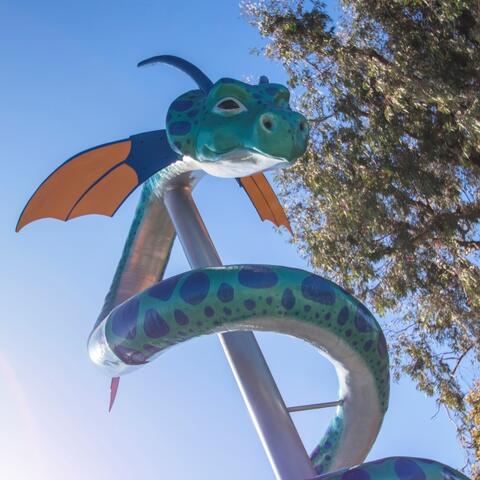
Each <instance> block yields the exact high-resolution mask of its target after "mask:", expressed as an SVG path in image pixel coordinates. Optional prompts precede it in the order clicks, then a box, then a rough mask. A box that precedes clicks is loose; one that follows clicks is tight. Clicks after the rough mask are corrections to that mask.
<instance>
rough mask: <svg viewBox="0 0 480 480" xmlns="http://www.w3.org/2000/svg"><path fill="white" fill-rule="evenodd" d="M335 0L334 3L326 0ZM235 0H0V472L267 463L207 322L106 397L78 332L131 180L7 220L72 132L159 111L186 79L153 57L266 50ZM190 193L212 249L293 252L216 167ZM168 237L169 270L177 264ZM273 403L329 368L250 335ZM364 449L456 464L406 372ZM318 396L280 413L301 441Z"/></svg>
mask: <svg viewBox="0 0 480 480" xmlns="http://www.w3.org/2000/svg"><path fill="white" fill-rule="evenodd" d="M331 8H334V7H331ZM260 44H261V39H260V38H259V36H258V34H257V32H256V30H255V29H253V28H252V27H250V26H249V25H248V24H247V23H246V21H245V19H243V18H241V16H240V10H239V7H238V2H237V0H223V1H220V0H216V1H198V0H197V1H194V0H182V1H179V0H163V1H154V0H136V1H127V0H115V1H113V0H103V1H101V2H99V1H94V0H84V1H82V2H65V1H59V0H58V1H55V0H45V1H42V2H39V1H33V0H23V1H18V0H0V60H1V67H0V68H1V75H0V140H1V141H0V163H1V171H2V175H1V177H0V182H1V185H0V200H1V201H0V215H1V222H0V229H1V233H0V251H1V252H2V253H1V269H0V282H1V283H0V292H1V293H0V302H1V308H2V312H3V317H2V320H1V321H0V425H1V430H0V452H1V455H0V478H15V480H27V479H28V480H30V479H35V480H45V479H66V480H80V479H81V480H85V479H89V480H104V479H106V478H116V479H118V480H127V479H128V480H132V479H136V478H142V479H143V480H154V479H155V480H156V479H159V478H162V479H168V478H174V479H180V480H181V479H191V478H198V479H205V480H206V479H208V480H215V479H225V478H228V479H230V480H240V479H245V478H251V479H271V478H273V474H272V473H271V470H270V467H269V465H268V462H267V460H266V457H265V455H264V452H263V450H262V447H261V445H260V442H259V440H258V438H257V436H256V433H255V431H254V428H253V426H252V424H251V422H250V420H249V417H248V415H247V413H246V409H245V407H244V405H243V402H242V400H241V397H240V393H239V391H238V389H237V386H236V384H235V382H234V380H233V377H232V375H231V373H230V371H229V368H228V366H227V363H226V361H225V359H224V356H223V352H222V350H221V347H220V345H219V342H218V340H217V338H215V337H208V338H201V339H197V340H194V341H191V342H189V343H187V344H184V345H181V346H178V347H176V348H175V349H173V350H171V351H169V352H167V353H166V354H165V355H163V356H162V357H160V358H158V359H157V361H155V362H154V363H152V364H151V365H149V366H147V367H146V368H143V369H140V370H138V371H136V372H134V373H133V374H132V375H130V376H128V377H125V378H124V379H123V381H122V382H121V385H120V390H119V395H118V398H117V403H116V405H115V408H114V410H113V412H112V413H111V414H108V413H107V404H108V388H109V379H108V378H106V377H104V375H103V373H102V372H101V371H99V370H98V369H97V368H96V367H95V366H94V365H93V364H91V363H90V361H89V359H88V356H87V351H86V339H87V336H88V334H89V332H90V329H91V327H92V325H93V323H94V321H95V319H96V316H97V314H98V312H99V310H100V307H101V305H102V302H103V297H104V295H105V294H106V292H107V289H108V287H109V285H110V281H111V278H112V276H113V273H114V270H115V267H116V264H117V261H118V259H119V256H120V252H121V249H122V246H123V242H124V240H125V237H126V234H127V231H128V228H129V224H130V222H131V219H132V216H133V211H134V208H135V204H136V202H137V200H138V192H137V193H136V194H135V195H133V196H132V197H131V198H130V199H129V200H128V201H127V202H126V203H125V204H124V206H123V207H122V208H121V209H120V210H119V212H118V213H117V215H116V216H115V217H114V218H113V219H111V218H108V217H96V216H89V217H82V218H80V219H76V220H74V221H72V222H69V223H62V222H58V221H55V220H44V221H41V222H37V223H34V224H32V225H30V226H28V227H27V228H25V229H24V230H23V231H22V232H21V233H20V234H15V233H14V227H15V223H16V221H17V218H18V216H19V214H20V212H21V210H22V208H23V206H24V204H25V202H26V201H27V200H28V198H29V197H30V195H31V194H32V193H33V191H34V190H35V188H36V187H37V186H38V184H39V183H40V182H41V181H42V180H43V179H44V178H45V177H46V176H47V175H48V174H49V173H50V172H51V171H52V170H53V169H54V168H56V167H57V166H58V165H59V164H60V163H62V162H63V161H64V160H65V159H67V158H68V157H70V156H71V155H73V154H75V153H77V152H79V151H81V150H84V149H86V148H89V147H92V146H95V145H98V144H101V143H105V142H108V141H113V140H116V139H122V138H125V137H128V136H129V135H131V134H135V133H140V132H143V131H148V130H154V129H160V128H163V127H164V117H165V114H166V109H167V107H168V105H169V103H170V102H171V101H172V100H173V99H174V98H175V97H176V96H178V95H179V94H181V93H183V92H184V91H186V90H188V89H191V88H192V86H193V84H192V82H191V80H189V79H188V78H187V77H186V76H185V75H183V74H182V73H180V72H178V71H175V70H173V69H171V68H169V67H166V66H164V67H160V66H159V67H157V68H150V69H145V70H139V69H137V68H135V65H136V63H137V62H138V61H139V60H142V59H144V58H146V57H149V56H151V55H155V54H161V53H169V54H176V55H180V56H183V57H185V58H187V59H189V60H190V61H193V62H194V63H196V64H197V65H198V66H199V67H200V68H202V69H203V70H204V71H205V72H206V73H207V75H209V76H210V77H211V78H212V79H213V80H216V79H218V78H219V77H221V76H229V77H234V78H238V79H245V78H246V76H252V77H253V78H255V79H257V78H258V76H259V75H261V74H266V75H268V76H269V77H270V78H271V80H274V81H277V82H283V81H284V80H285V75H284V73H283V71H282V69H281V68H280V66H278V65H276V64H274V63H272V62H270V61H267V60H265V59H264V58H262V57H256V56H253V55H251V54H250V49H251V48H252V47H255V46H259V45H260ZM195 197H196V200H197V202H198V205H199V208H200V210H201V212H202V214H203V216H204V219H205V222H206V224H207V226H208V228H209V229H210V232H211V235H212V238H213V240H214V242H215V243H216V246H217V248H218V251H219V253H220V255H221V257H222V259H223V261H224V263H226V264H228V263H267V264H279V265H288V266H298V267H302V268H308V266H307V265H306V264H305V262H303V261H302V260H301V259H300V258H299V255H298V254H297V252H296V250H295V248H294V247H293V246H292V245H290V244H289V243H288V236H287V235H286V234H285V233H282V234H278V233H277V232H275V230H274V229H273V227H272V226H271V225H270V224H265V223H261V222H260V221H259V219H258V217H257V214H256V212H255V211H254V209H253V207H252V206H251V205H250V204H249V202H248V200H247V198H246V196H245V194H244V193H243V192H242V191H241V190H240V189H239V188H238V186H237V185H236V183H235V182H234V181H233V180H221V179H215V178H207V179H205V180H202V182H201V184H200V185H199V186H198V187H197V189H196V192H195ZM188 268H189V267H188V264H187V262H186V260H185V258H184V256H183V253H182V251H181V248H180V247H179V245H178V244H176V245H175V248H174V251H173V255H172V259H171V263H170V266H169V269H168V275H171V274H175V273H179V272H182V271H185V270H187V269H188ZM258 338H259V341H260V343H261V346H262V348H263V349H264V352H265V355H266V357H267V360H268V361H269V363H270V365H271V369H272V371H273V373H274V376H275V378H276V379H277V381H278V384H279V387H280V389H281V391H282V393H283V395H284V398H285V400H286V402H287V404H289V405H292V404H304V403H309V402H320V401H327V400H333V399H335V398H336V388H337V385H336V378H335V375H334V372H333V368H332V367H331V366H330V365H329V364H328V363H327V362H326V361H325V360H324V359H322V357H320V356H319V355H318V353H317V352H315V351H314V350H313V349H312V348H311V347H309V346H307V345H306V344H303V343H301V342H299V341H296V340H292V339H291V338H287V337H282V336H279V335H274V334H261V335H258ZM391 398H392V400H391V404H390V409H389V411H388V413H387V416H386V418H385V422H384V426H383V429H382V431H381V433H380V435H379V437H378V440H377V442H376V444H375V446H374V448H373V450H372V452H371V454H370V456H369V458H370V459H376V458H381V457H385V456H390V455H412V456H423V457H430V458H434V459H437V460H440V461H442V462H445V463H448V464H451V465H452V466H455V467H461V466H462V465H463V463H464V462H463V455H462V452H461V450H460V449H459V447H458V445H457V443H456V438H455V429H454V427H453V426H452V424H451V423H450V422H449V420H448V418H447V417H446V415H445V414H444V413H443V412H440V413H439V414H438V415H436V416H435V418H432V417H434V415H435V412H436V408H435V404H434V402H433V401H431V400H430V399H427V398H425V397H424V395H422V394H420V393H418V392H417V391H416V390H415V388H414V385H413V384H412V383H410V382H409V381H408V380H404V381H402V382H401V383H400V384H399V385H395V384H394V385H393V389H392V396H391ZM332 413H333V411H330V410H324V411H322V412H318V411H317V412H307V413H297V414H295V417H294V418H295V423H296V425H297V427H298V429H299V431H300V433H301V435H302V438H303V439H304V441H305V444H306V446H307V448H308V449H309V450H310V449H312V448H313V447H314V446H315V444H316V442H317V441H318V440H319V439H320V437H321V435H322V433H323V430H324V428H325V426H326V422H327V421H328V419H329V418H330V415H331V414H332Z"/></svg>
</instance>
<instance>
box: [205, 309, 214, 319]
mask: <svg viewBox="0 0 480 480" xmlns="http://www.w3.org/2000/svg"><path fill="white" fill-rule="evenodd" d="M203 313H204V314H205V316H206V317H213V316H214V315H215V310H214V309H213V308H212V307H205V308H204V310H203Z"/></svg>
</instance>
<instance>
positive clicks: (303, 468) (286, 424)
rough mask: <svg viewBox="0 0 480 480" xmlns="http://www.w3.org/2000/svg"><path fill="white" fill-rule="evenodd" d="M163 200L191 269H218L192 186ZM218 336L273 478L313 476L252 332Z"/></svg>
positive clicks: (181, 186)
mask: <svg viewBox="0 0 480 480" xmlns="http://www.w3.org/2000/svg"><path fill="white" fill-rule="evenodd" d="M164 200H165V205H166V207H167V210H168V212H169V214H170V217H171V219H172V222H173V224H174V225H175V229H176V231H177V234H178V237H179V239H180V242H181V244H182V247H183V250H184V252H185V255H186V256H187V259H188V261H189V263H190V266H191V267H192V268H200V267H207V266H221V265H222V262H221V260H220V257H219V256H218V253H217V251H216V249H215V246H214V245H213V243H212V240H211V239H210V236H209V234H208V231H207V229H206V227H205V224H204V223H203V220H202V218H201V216H200V213H199V212H198V209H197V206H196V205H195V202H194V201H193V198H192V192H191V187H190V185H188V184H187V185H185V184H178V185H173V186H172V187H171V189H170V190H168V191H167V192H166V193H165V195H164ZM219 337H220V342H221V343H222V346H223V349H224V351H225V354H226V356H227V359H228V361H229V363H230V367H231V368H232V371H233V374H234V376H235V379H236V381H237V384H238V386H239V388H240V391H241V393H242V396H243V399H244V401H245V403H246V405H247V408H248V411H249V413H250V416H251V418H252V420H253V423H254V425H255V428H256V430H257V433H258V435H259V437H260V440H261V442H262V445H263V447H264V449H265V451H266V453H267V456H268V459H269V461H270V464H271V466H272V468H273V471H274V473H275V477H276V478H277V479H278V480H305V479H310V478H312V477H313V476H315V470H314V469H313V466H312V463H311V462H310V458H309V457H308V455H307V452H306V451H305V448H304V446H303V444H302V441H301V439H300V436H299V435H298V432H297V430H296V428H295V425H294V424H293V422H292V419H291V418H290V415H289V413H288V412H287V409H286V406H285V403H284V401H283V398H282V396H281V395H280V392H279V390H278V387H277V385H276V384H275V380H274V379H273V377H272V374H271V373H270V370H269V368H268V365H267V363H266V361H265V358H264V356H263V354H262V351H261V350H260V347H259V345H258V343H257V341H256V339H255V337H254V335H253V333H252V332H227V333H222V334H219Z"/></svg>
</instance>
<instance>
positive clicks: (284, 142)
mask: <svg viewBox="0 0 480 480" xmlns="http://www.w3.org/2000/svg"><path fill="white" fill-rule="evenodd" d="M172 59H173V60H172ZM159 61H163V62H165V63H170V64H171V65H175V66H177V67H179V68H181V69H182V70H183V71H185V72H186V73H188V74H190V75H191V76H192V77H193V78H194V79H195V80H196V81H197V83H198V85H199V87H200V89H199V90H192V91H189V92H186V93H184V94H183V95H181V96H180V97H178V98H177V99H176V100H175V101H174V102H173V103H172V104H171V105H170V108H169V109H168V113H167V121H166V127H167V128H166V129H167V136H168V141H169V143H170V146H171V147H172V149H174V150H175V151H176V152H177V153H178V154H180V155H182V156H187V157H191V158H193V159H194V160H196V161H198V162H201V163H202V169H203V170H205V171H206V172H207V173H210V174H211V175H215V176H220V177H243V176H247V175H252V174H254V173H257V172H259V171H262V170H266V169H270V168H275V167H279V166H286V165H289V164H291V163H292V162H294V161H295V160H296V159H297V158H299V157H300V156H301V155H302V154H303V153H304V152H305V149H306V147H307V142H308V131H309V128H308V123H307V120H306V119H305V117H304V116H303V115H301V114H300V113H298V112H295V111H293V110H292V109H291V108H290V105H289V99H290V93H289V91H288V89H287V88H286V87H284V86H283V85H279V84H275V83H269V82H268V79H267V78H266V77H261V78H260V82H259V84H258V85H249V84H247V83H244V82H240V81H238V80H234V79H231V78H221V79H220V80H218V81H217V82H216V83H214V84H212V83H211V82H210V81H209V80H208V77H206V76H205V75H204V74H203V73H202V72H201V71H200V70H198V68H197V67H194V66H193V65H192V64H190V63H188V62H186V61H185V60H182V59H178V57H171V56H167V55H164V56H160V57H153V59H149V60H145V61H144V62H142V63H141V64H147V63H154V62H155V63H156V62H159ZM178 62H181V63H180V64H179V63H178Z"/></svg>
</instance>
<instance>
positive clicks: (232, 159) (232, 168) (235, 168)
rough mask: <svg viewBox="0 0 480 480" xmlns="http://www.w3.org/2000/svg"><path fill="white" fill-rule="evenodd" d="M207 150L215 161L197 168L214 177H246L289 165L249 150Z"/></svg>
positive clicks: (282, 160) (279, 159)
mask: <svg viewBox="0 0 480 480" xmlns="http://www.w3.org/2000/svg"><path fill="white" fill-rule="evenodd" d="M207 148H208V147H207ZM209 150H210V151H211V152H212V153H213V154H214V155H215V157H216V160H208V161H202V162H199V166H200V168H201V169H202V170H204V171H205V172H207V173H209V174H210V175H213V176H215V177H227V178H235V177H247V176H249V175H253V174H255V173H259V172H263V171H264V170H272V169H277V168H282V167H285V166H287V165H288V164H289V161H288V160H286V159H285V158H280V157H274V156H271V155H267V154H265V153H262V152H259V151H257V150H253V149H250V148H235V149H233V150H230V151H228V152H216V151H214V150H212V149H209Z"/></svg>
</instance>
